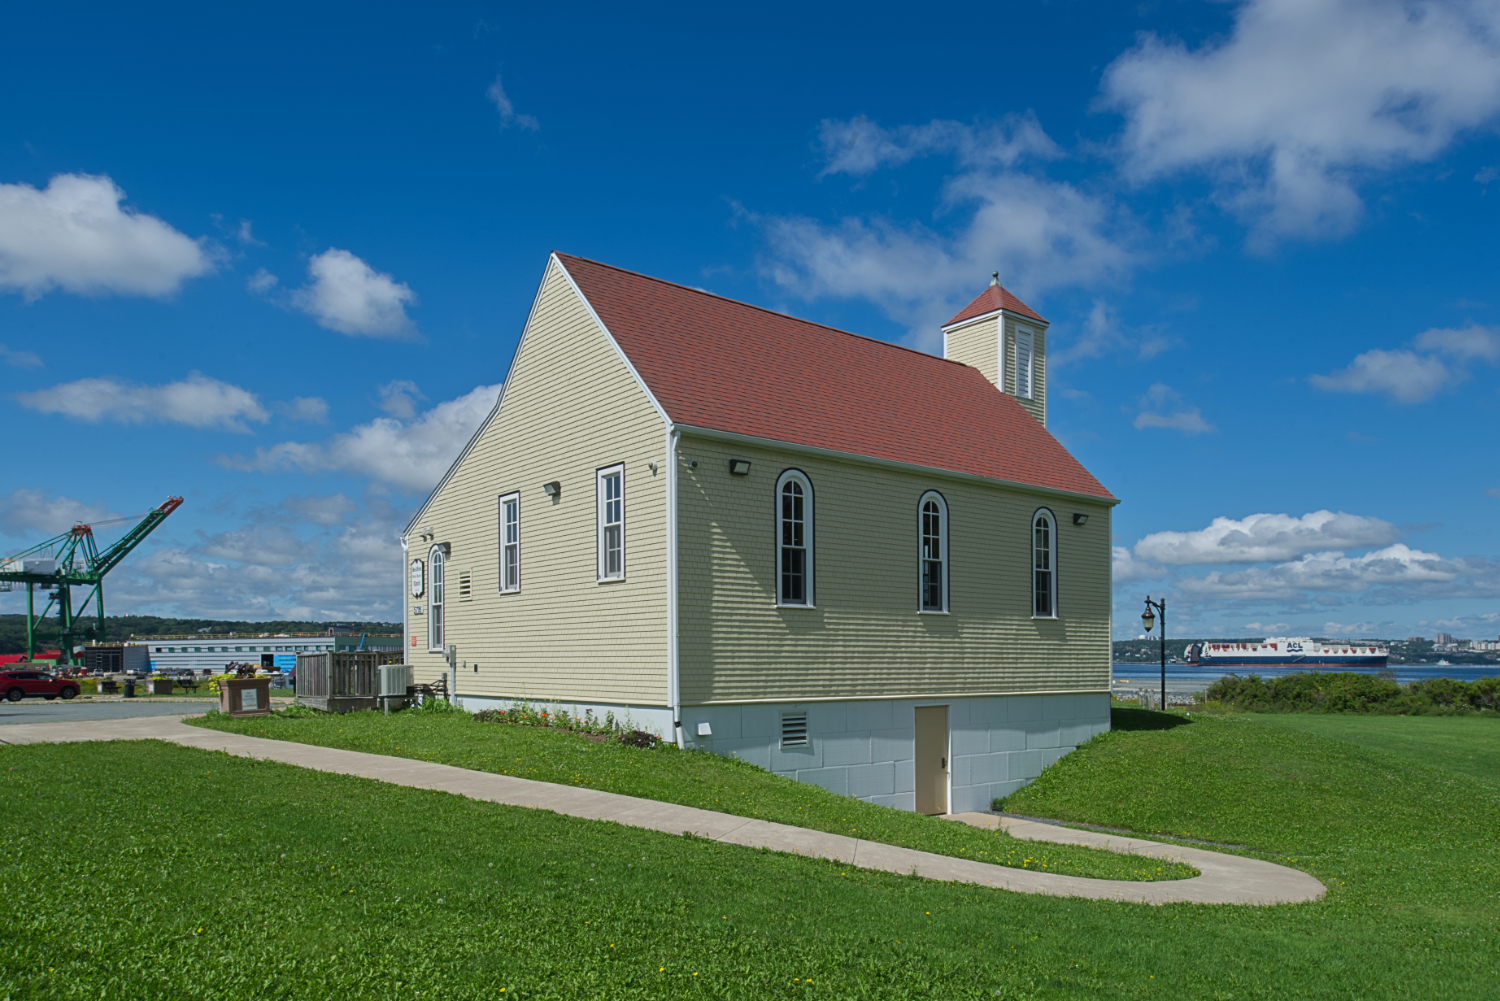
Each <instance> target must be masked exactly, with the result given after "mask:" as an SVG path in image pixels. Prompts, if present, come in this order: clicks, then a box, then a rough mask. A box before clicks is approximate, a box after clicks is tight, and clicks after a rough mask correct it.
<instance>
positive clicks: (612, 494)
mask: <svg viewBox="0 0 1500 1001" xmlns="http://www.w3.org/2000/svg"><path fill="white" fill-rule="evenodd" d="M598 477H599V483H598V491H599V579H600V580H623V579H624V577H625V467H624V466H610V467H609V468H608V469H601V470H599V473H598Z"/></svg>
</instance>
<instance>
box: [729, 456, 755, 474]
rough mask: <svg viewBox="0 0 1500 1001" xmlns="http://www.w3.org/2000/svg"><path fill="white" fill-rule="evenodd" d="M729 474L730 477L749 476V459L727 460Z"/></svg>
mask: <svg viewBox="0 0 1500 1001" xmlns="http://www.w3.org/2000/svg"><path fill="white" fill-rule="evenodd" d="M729 473H730V475H731V476H749V475H750V460H749V459H730V460H729Z"/></svg>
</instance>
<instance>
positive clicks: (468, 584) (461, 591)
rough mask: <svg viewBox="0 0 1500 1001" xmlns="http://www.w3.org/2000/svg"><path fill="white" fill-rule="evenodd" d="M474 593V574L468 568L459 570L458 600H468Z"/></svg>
mask: <svg viewBox="0 0 1500 1001" xmlns="http://www.w3.org/2000/svg"><path fill="white" fill-rule="evenodd" d="M473 595H474V575H473V574H471V573H470V572H469V571H467V570H460V571H459V572H458V600H459V601H468V600H469V599H470V598H471V597H473Z"/></svg>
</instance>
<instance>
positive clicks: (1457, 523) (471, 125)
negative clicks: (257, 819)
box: [0, 0, 1500, 636]
mask: <svg viewBox="0 0 1500 1001" xmlns="http://www.w3.org/2000/svg"><path fill="white" fill-rule="evenodd" d="M7 28H8V30H7V31H6V32H5V33H4V35H3V37H0V96H3V100H0V345H3V348H0V376H3V377H4V381H5V385H4V388H3V390H0V394H3V396H4V399H5V413H6V416H7V423H8V431H9V440H8V443H7V450H6V451H7V460H8V461H7V462H6V463H5V466H4V473H3V474H0V548H6V549H19V548H21V547H22V546H23V545H25V544H27V543H29V542H31V541H37V540H39V539H40V538H42V537H44V536H45V535H48V534H52V533H54V532H57V531H62V530H64V529H66V528H67V527H68V526H69V525H71V524H72V522H73V521H74V520H75V519H77V518H84V519H93V520H103V519H106V518H109V517H113V516H122V515H134V514H137V513H139V512H142V511H144V510H146V509H148V508H150V507H152V506H154V505H156V504H158V503H160V502H161V501H162V500H163V499H165V498H166V497H167V496H168V495H169V494H182V495H184V496H185V497H186V498H187V503H186V504H185V505H184V506H183V507H182V508H181V509H180V510H179V511H178V512H177V513H176V514H174V515H173V516H172V517H171V518H170V519H169V520H168V521H167V523H166V524H165V525H164V526H163V527H162V528H161V529H159V530H158V531H157V532H156V534H155V535H154V536H153V537H152V538H151V540H150V542H149V543H148V544H147V545H145V546H143V547H142V549H140V550H138V551H137V554H136V555H135V556H134V557H133V558H132V559H131V561H130V562H129V563H127V564H126V565H125V566H124V567H123V568H122V569H121V570H119V571H116V573H115V574H114V576H113V577H112V578H111V584H110V591H109V603H110V608H109V610H110V611H114V612H126V611H135V612H146V613H160V614H194V615H212V616H223V617H246V618H262V617H264V618H270V617H299V618H300V617H311V618H346V617H371V618H385V619H394V618H397V617H399V610H400V609H399V602H400V600H401V597H400V595H401V592H400V591H399V590H398V589H399V587H400V585H401V574H400V559H399V547H398V544H397V542H396V533H397V532H398V530H399V528H400V526H401V525H402V524H403V523H404V521H405V520H406V517H407V516H408V515H409V514H410V512H411V511H412V510H413V509H414V507H415V505H416V504H418V503H419V502H420V499H421V498H422V496H423V495H424V494H425V492H426V489H427V487H428V486H429V485H430V484H431V483H432V482H434V481H435V479H436V477H437V476H438V475H440V473H441V471H442V469H444V468H446V466H447V464H448V462H449V460H450V459H451V457H452V456H453V455H454V454H456V452H457V450H458V449H459V448H460V447H461V446H462V444H463V442H464V441H465V440H466V439H467V437H468V434H469V433H470V432H471V431H472V429H473V428H474V427H475V425H476V424H477V422H478V421H479V419H481V418H482V416H483V414H484V413H485V412H487V411H488V409H489V407H490V405H491V403H492V401H493V399H494V396H495V394H496V392H497V391H498V386H499V384H500V383H501V382H502V381H503V379H504V377H505V370H506V367H507V365H508V364H509V361H510V358H511V355H512V352H513V350H514V348H515V343H516V339H517V337H518V335H519V333H520V328H521V325H522V323H523V321H524V319H525V316H526V311H527V309H528V307H529V305H530V301H531V298H532V296H533V294H534V293H535V290H536V285H537V282H538V281H539V279H540V276H541V271H542V268H543V265H544V263H545V260H546V255H547V253H548V252H549V251H551V250H554V249H557V250H563V251H567V252H570V253H574V254H579V255H583V256H587V257H593V258H596V259H599V260H604V261H607V262H610V263H613V264H618V265H620V266H623V267H627V268H630V269H633V270H637V271H642V272H645V273H647V274H652V275H657V276H660V277H663V278H667V279H670V280H674V281H678V282H682V283H685V284H690V285H695V286H701V287H704V288H707V289H709V290H711V291H714V292H717V293H720V294H723V295H728V296H732V297H735V298H739V299H744V300H746V301H749V302H753V303H758V304H762V305H765V306H769V307H772V308H775V309H780V310H784V311H786V312H790V313H793V314H795V315H798V316H803V317H807V318H809V319H814V320H818V321H821V322H825V323H829V324H833V325H836V326H840V327H843V328H846V329H850V330H855V331H858V332H861V333H866V334H870V335H873V336H877V337H882V338H886V339H889V340H892V341H897V342H901V343H905V344H910V345H913V346H916V347H920V348H924V349H927V350H940V349H941V348H940V344H941V340H940V336H939V334H938V330H937V325H938V324H939V323H941V322H942V320H944V319H946V318H947V316H949V315H951V313H952V312H953V311H954V310H955V309H956V308H957V307H958V306H961V305H963V303H964V302H966V301H967V300H968V299H969V298H971V297H972V296H974V295H975V294H977V293H978V292H979V291H980V290H981V289H982V288H983V287H984V285H985V284H986V282H987V280H988V276H989V273H990V272H991V271H994V270H999V271H1000V273H1001V279H1002V281H1003V282H1004V283H1005V284H1006V286H1007V287H1009V288H1010V289H1011V290H1012V291H1014V292H1016V293H1017V294H1018V295H1020V296H1021V297H1022V298H1024V299H1025V300H1026V301H1027V302H1028V303H1029V304H1030V305H1031V306H1032V307H1033V308H1035V309H1037V310H1038V311H1039V312H1041V313H1042V315H1044V316H1046V317H1047V318H1048V319H1049V320H1051V321H1052V327H1051V334H1050V340H1049V351H1050V360H1051V373H1050V376H1051V383H1050V390H1051V394H1052V395H1051V405H1050V406H1051V413H1050V421H1051V428H1052V430H1053V432H1054V433H1055V434H1057V435H1058V437H1059V438H1060V439H1061V440H1062V441H1063V442H1064V443H1065V444H1066V445H1067V446H1068V447H1069V448H1070V449H1072V450H1073V451H1074V452H1075V453H1076V454H1077V455H1078V456H1079V457H1080V458H1081V459H1082V461H1083V462H1084V463H1085V465H1087V466H1088V467H1089V468H1090V469H1091V470H1092V471H1093V472H1094V473H1095V474H1096V475H1097V476H1098V477H1099V478H1100V479H1101V480H1102V481H1103V482H1104V483H1105V484H1106V485H1107V486H1108V487H1109V488H1110V489H1111V490H1112V491H1113V492H1114V493H1115V494H1116V495H1117V496H1119V497H1121V498H1122V499H1123V503H1122V504H1121V505H1120V507H1119V508H1118V509H1117V512H1116V515H1117V516H1116V520H1115V526H1114V529H1115V539H1114V545H1115V547H1116V551H1115V553H1116V599H1115V600H1116V612H1115V614H1116V622H1117V629H1116V632H1117V635H1121V636H1124V635H1131V634H1133V633H1136V632H1138V631H1139V626H1138V624H1137V623H1136V621H1135V619H1136V616H1137V614H1138V612H1139V608H1140V598H1141V596H1142V595H1143V594H1145V593H1147V592H1150V593H1152V594H1154V595H1161V594H1165V595H1167V596H1168V599H1169V603H1170V606H1171V608H1172V625H1173V631H1174V633H1177V634H1179V635H1181V634H1188V633H1193V634H1215V635H1260V634H1264V633H1268V632H1271V633H1280V632H1293V633H1301V632H1312V633H1319V634H1334V635H1381V636H1405V635H1408V634H1424V635H1430V634H1431V633H1432V632H1433V631H1435V630H1439V629H1443V630H1446V631H1450V632H1453V633H1455V634H1457V635H1466V636H1494V635H1496V634H1497V633H1500V604H1497V599H1500V529H1497V527H1496V526H1497V523H1500V461H1497V450H1496V447H1495V444H1494V442H1495V432H1496V416H1497V412H1500V283H1497V277H1500V269H1497V265H1500V249H1497V241H1496V238H1495V234H1496V233H1497V232H1500V135H1497V125H1500V5H1497V4H1496V3H1495V2H1493V0H1488V2H1442V3H1439V2H1432V3H1404V4H1403V3H1390V2H1367V3H1352V2H1340V0H1251V2H1245V3H1238V4H1236V3H1188V2H1183V3H1168V2H1161V3H1151V2H1147V3H1141V4H1138V5H1125V4H1104V3H1070V2H1054V3H1049V4H1011V5H1006V4H997V3H986V4H948V5H946V6H944V7H942V8H933V7H931V6H928V5H881V4H871V3H863V4H860V5H858V6H853V5H848V6H837V5H815V6H813V7H809V6H807V5H805V4H795V5H793V4H787V5H780V6H778V5H769V4H767V5H760V6H758V7H755V8H713V9H709V8H705V7H704V6H703V5H701V4H693V5H686V4H684V5H679V6H675V7H673V6H668V5H656V6H655V8H654V9H653V10H652V11H647V12H642V11H638V10H630V9H627V8H622V7H620V6H619V5H589V4H571V5H563V6H558V5H552V6H550V7H549V6H547V5H524V6H523V5H514V6H510V5H497V4H487V3H466V4H450V5H426V6H425V7H421V8H419V7H417V6H415V5H413V6H411V7H410V8H402V7H392V6H383V5H369V4H362V5H342V6H340V5H333V4H328V5H305V4H299V5H296V6H292V5H278V4H262V5H256V6H255V7H253V8H234V9H228V8H222V7H220V8H205V7H203V6H202V5H181V6H169V5H152V6H150V7H149V9H146V10H144V11H143V10H140V9H133V8H132V9H123V8H120V7H119V6H118V5H88V4H79V5H70V6H67V7H58V6H57V5H39V4H33V5H24V6H22V7H17V8H14V9H12V10H10V11H9V12H8V18H7ZM118 530H119V528H118V526H112V527H104V528H101V529H100V534H101V535H102V536H104V537H106V538H107V537H108V533H109V532H110V531H118ZM18 609H19V605H18V602H17V599H16V596H15V595H9V596H4V597H3V598H0V610H7V611H11V610H18Z"/></svg>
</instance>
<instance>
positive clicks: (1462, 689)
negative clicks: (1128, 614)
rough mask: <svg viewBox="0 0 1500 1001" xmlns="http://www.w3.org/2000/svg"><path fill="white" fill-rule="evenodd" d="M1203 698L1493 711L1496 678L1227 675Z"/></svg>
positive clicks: (1321, 709) (1267, 705) (1384, 709)
mask: <svg viewBox="0 0 1500 1001" xmlns="http://www.w3.org/2000/svg"><path fill="white" fill-rule="evenodd" d="M1208 701H1209V702H1211V703H1212V702H1218V703H1221V704H1223V705H1225V706H1228V707H1231V708H1234V709H1238V710H1241V711H1243V712H1277V713H1393V714H1402V715H1413V716H1414V715H1421V714H1423V713H1427V714H1434V713H1436V714H1445V713H1446V714H1452V713H1476V712H1494V711H1496V710H1497V709H1500V677H1493V678H1480V679H1479V680H1477V681H1456V680H1454V679H1452V678H1432V679H1429V680H1426V681H1413V682H1411V683H1409V684H1405V685H1402V684H1398V683H1397V682H1396V680H1395V679H1394V678H1391V677H1382V676H1380V675H1374V674H1358V673H1355V672H1353V671H1348V672H1323V671H1310V672H1298V673H1296V674H1284V675H1281V676H1280V677H1276V678H1270V679H1266V678H1262V677H1260V676H1259V675H1255V674H1252V675H1249V676H1248V677H1244V678H1242V677H1240V676H1239V675H1237V674H1226V675H1225V676H1224V677H1222V678H1220V679H1219V680H1218V681H1215V682H1214V683H1213V684H1212V685H1210V686H1209V688H1208Z"/></svg>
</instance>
